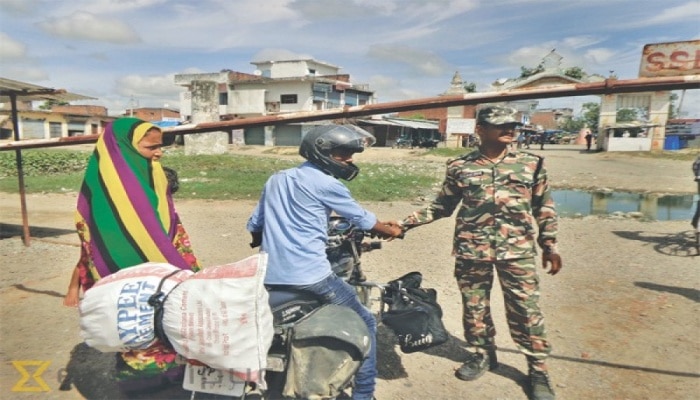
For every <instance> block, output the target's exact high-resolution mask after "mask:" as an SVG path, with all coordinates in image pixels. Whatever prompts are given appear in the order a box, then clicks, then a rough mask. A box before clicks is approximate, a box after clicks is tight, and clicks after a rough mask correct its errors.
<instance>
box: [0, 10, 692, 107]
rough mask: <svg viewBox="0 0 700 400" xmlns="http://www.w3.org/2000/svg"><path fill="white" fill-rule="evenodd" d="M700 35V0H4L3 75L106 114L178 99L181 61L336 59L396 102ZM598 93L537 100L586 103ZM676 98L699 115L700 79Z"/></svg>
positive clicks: (246, 64) (212, 65)
mask: <svg viewBox="0 0 700 400" xmlns="http://www.w3.org/2000/svg"><path fill="white" fill-rule="evenodd" d="M697 39H700V0H0V77H3V78H9V79H14V80H19V81H23V82H29V83H32V84H35V85H41V86H46V87H51V88H56V89H59V88H60V89H66V90H68V91H69V92H72V93H78V94H82V95H86V96H91V97H95V98H97V100H94V101H81V102H74V103H73V104H95V105H102V106H105V107H107V108H108V110H109V114H110V115H119V114H120V113H123V112H124V111H125V110H126V109H128V108H130V107H168V108H175V109H177V108H179V93H180V92H182V91H183V90H184V89H183V88H182V87H179V86H177V85H175V83H174V75H175V74H180V73H209V72H218V71H221V70H224V69H230V70H234V71H240V72H245V73H253V71H254V70H255V66H254V65H252V64H251V62H252V61H262V60H281V59H296V58H313V59H316V60H318V61H323V62H327V63H330V64H333V65H336V66H339V67H340V68H341V69H340V73H343V74H349V75H350V79H351V81H352V82H353V83H363V84H369V87H370V89H371V90H373V91H374V92H375V96H376V98H377V100H378V102H388V101H400V100H409V99H416V98H424V97H434V96H437V95H439V94H441V93H443V92H445V91H446V90H447V89H448V88H449V87H450V82H451V80H452V77H453V75H454V74H455V72H459V73H460V75H461V76H462V78H463V80H464V81H466V82H473V83H475V84H476V87H477V90H478V91H489V90H491V84H492V83H493V82H495V81H496V80H498V79H503V78H517V77H518V76H519V75H520V72H521V67H526V68H534V67H536V66H537V65H538V64H539V63H540V62H541V60H542V58H543V57H545V56H546V55H547V54H549V53H550V52H551V51H552V49H554V50H555V51H556V52H557V53H559V54H560V55H561V56H562V57H563V59H562V62H561V66H562V67H563V68H567V67H573V66H577V67H581V68H583V70H584V71H585V72H587V73H588V74H599V75H602V76H605V77H607V76H609V75H610V74H611V71H612V73H613V74H614V75H616V76H617V77H618V78H619V79H634V78H637V77H638V74H639V66H640V61H641V54H642V49H643V47H644V45H645V44H650V43H665V42H678V41H686V40H697ZM677 94H678V95H679V96H681V95H682V92H677ZM588 101H598V97H590V96H585V97H583V96H581V97H567V98H560V99H545V100H539V108H559V107H568V108H572V109H573V110H574V115H575V116H576V115H579V114H580V112H581V107H580V106H581V104H582V103H584V102H588ZM677 105H678V104H677ZM680 105H681V106H682V108H681V116H683V117H687V118H700V89H695V90H687V91H686V92H685V94H684V95H683V96H682V101H681V102H680Z"/></svg>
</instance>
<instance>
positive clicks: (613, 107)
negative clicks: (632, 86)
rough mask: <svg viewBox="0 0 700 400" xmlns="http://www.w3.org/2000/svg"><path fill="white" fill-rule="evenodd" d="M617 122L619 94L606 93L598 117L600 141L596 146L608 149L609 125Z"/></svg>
mask: <svg viewBox="0 0 700 400" xmlns="http://www.w3.org/2000/svg"><path fill="white" fill-rule="evenodd" d="M616 122H617V95H616V94H606V95H604V96H602V99H601V102H600V116H599V117H598V141H597V143H596V148H597V149H599V150H601V149H604V150H607V149H608V137H607V133H608V132H607V129H606V127H608V126H613V125H615V123H616Z"/></svg>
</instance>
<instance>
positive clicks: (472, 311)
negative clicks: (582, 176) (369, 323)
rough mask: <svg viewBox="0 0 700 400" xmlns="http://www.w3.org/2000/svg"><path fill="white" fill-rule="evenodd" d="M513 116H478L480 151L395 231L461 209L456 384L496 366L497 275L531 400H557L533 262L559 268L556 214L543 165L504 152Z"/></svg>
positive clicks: (451, 170) (452, 165) (507, 112)
mask: <svg viewBox="0 0 700 400" xmlns="http://www.w3.org/2000/svg"><path fill="white" fill-rule="evenodd" d="M516 113H517V112H516V110H514V109H512V108H510V107H503V106H489V107H486V108H483V109H481V110H480V111H479V112H478V115H477V120H476V133H477V134H478V135H479V138H480V139H481V142H480V145H479V148H478V149H477V150H475V151H473V152H471V153H469V154H467V155H464V156H461V157H459V158H456V159H452V160H449V161H448V162H447V171H446V174H445V179H444V182H443V185H442V190H441V191H440V193H439V194H438V196H437V198H436V199H435V200H434V201H433V202H432V203H431V204H430V205H428V206H427V207H425V208H423V209H420V210H417V211H415V212H413V213H412V214H411V215H409V216H408V217H406V218H405V219H404V220H403V221H401V222H396V224H397V225H399V226H402V227H403V229H404V230H409V229H413V228H416V227H418V226H421V225H425V224H429V223H431V222H434V221H436V220H438V219H440V218H444V217H449V216H450V215H452V213H453V212H454V210H455V209H458V211H457V218H456V226H455V231H454V238H453V243H454V245H453V246H454V247H453V251H452V252H453V255H454V256H455V257H456V260H455V272H454V276H455V277H456V278H457V282H458V285H459V290H460V291H461V294H462V310H463V311H462V323H463V327H464V337H465V339H466V342H467V347H468V349H467V350H468V353H467V357H466V361H465V362H464V364H463V365H462V366H461V367H459V369H458V370H457V371H456V375H457V378H459V379H462V380H466V381H471V380H475V379H477V378H479V377H480V376H482V375H483V374H484V373H485V372H486V371H487V370H492V369H495V368H497V366H498V361H497V359H496V341H495V335H496V330H495V327H494V324H493V318H492V316H491V309H490V306H489V304H490V302H491V300H490V297H491V290H492V285H493V280H494V277H495V276H497V277H498V279H499V282H500V284H501V288H502V291H503V294H504V298H505V308H506V317H507V320H508V326H509V327H510V334H511V337H512V339H513V340H514V341H515V343H516V344H517V346H518V348H519V349H520V351H521V352H522V353H523V354H524V355H525V357H526V359H527V363H528V368H529V379H530V386H531V395H532V396H531V398H533V399H538V400H543V399H554V397H555V395H554V390H553V389H552V386H551V383H550V381H549V374H548V370H547V365H546V364H545V360H546V358H547V356H548V355H549V353H550V351H551V346H550V344H549V341H548V340H547V335H546V331H545V326H544V317H543V315H542V312H541V311H540V307H539V304H538V302H539V297H540V296H539V277H538V274H537V269H536V262H535V255H536V254H537V250H536V244H538V245H539V246H540V248H541V249H542V267H543V268H545V269H546V268H548V267H549V272H548V273H549V274H551V275H555V274H556V273H558V272H559V270H560V269H561V267H562V260H561V257H560V256H559V253H558V251H557V231H558V225H557V213H556V211H555V208H554V201H553V199H552V196H551V192H550V187H549V181H548V174H547V171H546V169H545V168H544V165H543V161H544V159H543V158H542V157H540V156H537V155H534V154H531V153H526V152H520V151H509V149H508V145H509V144H510V143H511V141H512V140H513V136H514V135H515V130H516V127H517V126H518V125H520V123H519V119H517V118H516ZM460 203H461V206H460ZM536 232H537V235H538V236H537V237H536V236H535V235H536ZM494 271H496V273H497V274H495V273H494Z"/></svg>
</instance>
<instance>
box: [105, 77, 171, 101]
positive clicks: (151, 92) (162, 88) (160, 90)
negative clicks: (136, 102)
mask: <svg viewBox="0 0 700 400" xmlns="http://www.w3.org/2000/svg"><path fill="white" fill-rule="evenodd" d="M116 84H117V93H119V94H121V95H123V96H135V97H163V96H170V95H176V94H177V93H180V92H181V91H182V88H181V87H180V86H178V85H176V84H175V74H174V73H169V74H166V75H154V76H143V75H136V74H133V75H126V76H123V77H121V78H118V79H117V82H116ZM175 97H177V96H175Z"/></svg>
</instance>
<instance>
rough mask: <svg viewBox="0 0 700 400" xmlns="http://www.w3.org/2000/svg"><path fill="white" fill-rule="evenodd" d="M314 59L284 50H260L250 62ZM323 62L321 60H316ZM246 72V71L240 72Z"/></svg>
mask: <svg viewBox="0 0 700 400" xmlns="http://www.w3.org/2000/svg"><path fill="white" fill-rule="evenodd" d="M308 58H314V57H313V56H310V55H308V54H299V53H295V52H293V51H291V50H286V49H262V50H260V51H258V52H257V53H255V55H254V56H253V57H252V58H251V60H250V61H255V62H258V61H281V60H296V59H308ZM318 61H323V60H318ZM241 72H246V71H241Z"/></svg>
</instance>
